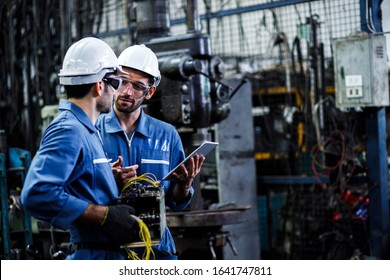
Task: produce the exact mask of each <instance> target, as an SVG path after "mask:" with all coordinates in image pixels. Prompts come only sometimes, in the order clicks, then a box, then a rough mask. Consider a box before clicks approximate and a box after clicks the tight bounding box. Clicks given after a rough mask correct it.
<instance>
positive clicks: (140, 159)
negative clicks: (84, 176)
mask: <svg viewBox="0 0 390 280" xmlns="http://www.w3.org/2000/svg"><path fill="white" fill-rule="evenodd" d="M118 60H119V63H120V65H121V66H122V69H123V71H124V72H126V74H125V75H124V74H121V75H120V76H121V78H122V85H121V87H119V88H118V91H117V93H116V95H115V101H114V105H113V110H112V111H111V112H110V113H108V114H102V115H101V116H100V117H99V119H98V122H97V127H98V128H99V129H100V131H101V135H102V139H103V142H104V146H105V149H106V151H107V154H108V156H109V157H110V158H112V159H115V160H116V159H118V157H119V160H120V162H119V164H120V166H122V167H121V168H116V174H115V176H116V180H117V183H118V187H119V189H121V188H122V186H123V184H124V183H125V182H126V181H128V180H129V179H130V178H132V177H133V176H134V175H135V173H137V174H139V175H141V174H145V173H152V174H154V175H155V176H156V178H157V179H158V180H161V179H162V178H163V177H164V176H165V175H166V174H167V173H168V172H169V171H170V170H172V169H173V168H174V167H175V166H176V165H178V164H179V163H180V162H181V161H182V160H183V159H184V149H183V145H182V142H181V139H180V136H179V134H178V132H177V131H176V129H175V127H173V126H172V125H171V124H168V123H166V122H163V121H161V120H158V119H155V118H153V117H151V116H149V115H147V114H146V113H145V112H144V111H143V110H142V107H141V104H142V102H143V101H144V100H149V99H150V98H152V96H153V94H154V93H155V91H156V87H157V86H158V84H159V82H160V79H161V75H160V71H159V65H158V59H157V57H156V55H155V54H154V53H153V51H152V50H151V49H149V48H148V47H146V46H145V45H134V46H131V47H128V48H127V49H125V50H124V51H123V52H122V53H121V54H120V55H119V57H118ZM204 160H205V158H204V157H203V156H199V155H196V156H195V157H193V158H192V159H191V160H190V161H189V163H188V165H187V166H184V165H182V166H181V169H180V170H179V171H178V172H176V173H175V174H174V176H175V178H176V181H162V182H161V183H162V184H163V186H164V189H165V203H166V205H167V206H168V207H170V209H172V210H183V209H185V208H186V207H187V206H188V205H189V203H190V200H191V197H192V195H193V192H194V189H193V187H192V184H193V179H194V177H195V176H196V175H197V174H198V173H199V171H200V169H201V166H202V164H203V162H204ZM154 253H155V255H156V259H177V256H176V248H175V244H174V241H173V238H172V236H171V235H170V233H169V230H168V229H167V228H166V230H165V232H164V234H163V238H162V239H161V242H160V245H159V246H158V247H157V248H156V247H155V248H154Z"/></svg>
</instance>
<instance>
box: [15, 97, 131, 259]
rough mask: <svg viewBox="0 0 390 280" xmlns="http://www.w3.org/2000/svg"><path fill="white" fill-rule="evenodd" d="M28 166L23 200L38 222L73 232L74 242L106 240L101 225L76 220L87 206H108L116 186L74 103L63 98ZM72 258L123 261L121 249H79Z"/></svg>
mask: <svg viewBox="0 0 390 280" xmlns="http://www.w3.org/2000/svg"><path fill="white" fill-rule="evenodd" d="M59 109H60V113H59V114H58V115H57V116H56V118H55V119H54V120H53V121H52V122H51V123H50V125H49V126H48V127H47V129H46V130H45V132H44V134H43V136H42V140H41V143H40V147H39V150H38V151H37V153H36V155H35V156H34V158H33V160H32V162H31V165H30V167H29V170H28V173H27V175H26V179H25V182H24V186H23V189H22V192H21V199H22V203H23V205H24V207H25V208H26V209H27V210H28V211H29V213H30V214H31V215H32V216H34V217H35V218H37V219H40V220H43V221H47V222H50V223H51V224H52V225H53V226H54V227H57V228H60V229H63V230H69V231H70V241H71V243H73V242H106V241H109V240H108V236H107V235H106V234H105V233H103V232H102V231H101V228H100V226H92V225H86V226H80V225H79V224H78V225H76V224H75V223H74V221H75V220H76V219H77V218H78V217H80V215H81V214H82V213H83V212H84V211H85V210H86V208H87V206H88V204H90V203H92V204H96V205H108V204H111V203H113V202H114V201H115V199H116V198H117V197H118V188H117V186H116V182H115V179H114V176H113V174H112V170H111V166H110V163H109V161H108V159H107V157H106V154H105V152H104V149H103V145H102V141H101V139H100V137H99V134H98V131H97V130H96V127H95V126H94V124H93V123H92V121H91V119H90V118H89V117H88V116H87V115H86V114H85V112H84V111H83V110H82V109H81V108H79V107H78V106H76V105H75V104H73V103H71V102H69V101H66V100H61V101H60V105H59ZM68 258H69V259H123V258H124V256H123V255H122V254H121V252H120V250H118V251H103V250H85V249H83V250H78V251H76V252H74V253H73V254H72V255H69V256H68Z"/></svg>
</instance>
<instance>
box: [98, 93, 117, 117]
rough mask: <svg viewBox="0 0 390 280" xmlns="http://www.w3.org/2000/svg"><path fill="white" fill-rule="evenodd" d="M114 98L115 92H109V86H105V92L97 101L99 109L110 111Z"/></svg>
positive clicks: (103, 111)
mask: <svg viewBox="0 0 390 280" xmlns="http://www.w3.org/2000/svg"><path fill="white" fill-rule="evenodd" d="M113 98H114V97H113V94H112V93H110V92H109V89H108V86H104V90H103V94H102V96H101V97H100V99H99V100H98V102H97V109H98V111H99V112H100V113H109V112H110V111H111V104H112V102H113Z"/></svg>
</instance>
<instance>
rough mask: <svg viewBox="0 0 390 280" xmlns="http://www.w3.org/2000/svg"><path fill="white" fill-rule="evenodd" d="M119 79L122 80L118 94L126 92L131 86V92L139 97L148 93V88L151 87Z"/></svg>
mask: <svg viewBox="0 0 390 280" xmlns="http://www.w3.org/2000/svg"><path fill="white" fill-rule="evenodd" d="M121 79H122V84H121V85H120V86H119V89H118V92H127V91H128V90H129V87H130V85H131V87H132V88H133V92H134V93H135V94H136V95H138V96H140V95H143V94H146V93H148V92H149V90H150V88H151V87H152V86H147V85H145V84H144V83H141V82H137V81H133V80H130V79H126V78H123V77H121Z"/></svg>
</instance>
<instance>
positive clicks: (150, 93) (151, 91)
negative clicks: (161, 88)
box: [145, 86, 157, 100]
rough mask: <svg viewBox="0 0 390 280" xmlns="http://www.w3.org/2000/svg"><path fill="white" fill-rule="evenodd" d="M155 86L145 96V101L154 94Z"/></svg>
mask: <svg viewBox="0 0 390 280" xmlns="http://www.w3.org/2000/svg"><path fill="white" fill-rule="evenodd" d="M156 89H157V88H156V86H152V87H151V88H150V90H149V92H148V94H147V95H145V99H146V100H149V99H150V98H152V96H153V94H154V93H155V92H156Z"/></svg>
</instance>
